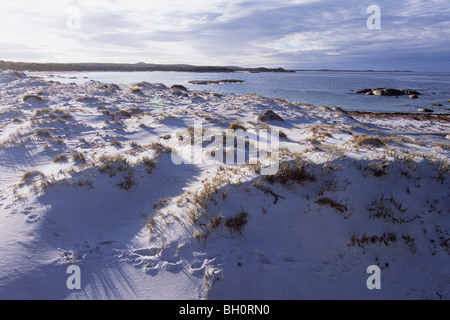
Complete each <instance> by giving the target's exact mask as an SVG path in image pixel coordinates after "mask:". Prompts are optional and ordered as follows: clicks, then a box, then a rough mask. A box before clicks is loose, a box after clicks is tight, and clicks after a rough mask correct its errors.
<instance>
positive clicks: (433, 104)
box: [430, 103, 442, 107]
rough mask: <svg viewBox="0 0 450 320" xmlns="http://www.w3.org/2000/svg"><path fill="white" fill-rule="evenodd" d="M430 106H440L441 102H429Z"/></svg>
mask: <svg viewBox="0 0 450 320" xmlns="http://www.w3.org/2000/svg"><path fill="white" fill-rule="evenodd" d="M430 106H432V107H442V104H441V103H432V104H430Z"/></svg>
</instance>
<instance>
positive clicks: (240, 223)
mask: <svg viewBox="0 0 450 320" xmlns="http://www.w3.org/2000/svg"><path fill="white" fill-rule="evenodd" d="M247 218H248V212H247V211H245V210H244V209H241V210H239V211H238V212H237V213H236V215H235V216H233V217H229V218H227V219H225V227H227V228H228V229H229V230H230V232H231V233H233V232H239V233H241V234H242V229H243V228H244V226H245V225H246V224H247V222H248V221H247Z"/></svg>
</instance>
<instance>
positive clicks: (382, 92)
mask: <svg viewBox="0 0 450 320" xmlns="http://www.w3.org/2000/svg"><path fill="white" fill-rule="evenodd" d="M372 92H373V94H374V95H375V96H402V95H404V92H403V91H401V90H397V89H391V88H377V89H373V90H372Z"/></svg>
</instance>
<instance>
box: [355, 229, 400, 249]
mask: <svg viewBox="0 0 450 320" xmlns="http://www.w3.org/2000/svg"><path fill="white" fill-rule="evenodd" d="M397 240H398V239H397V233H395V232H390V231H385V232H383V234H382V235H381V236H378V235H374V236H368V235H367V233H364V234H363V235H360V234H359V233H354V234H353V235H352V237H351V239H350V243H349V246H359V247H361V248H364V247H365V246H367V245H370V244H381V243H384V245H386V246H387V245H389V243H393V244H395V243H396V242H397Z"/></svg>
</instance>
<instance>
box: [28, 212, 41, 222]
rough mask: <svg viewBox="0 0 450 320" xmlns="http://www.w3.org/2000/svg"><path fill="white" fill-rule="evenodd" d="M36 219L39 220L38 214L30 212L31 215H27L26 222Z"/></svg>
mask: <svg viewBox="0 0 450 320" xmlns="http://www.w3.org/2000/svg"><path fill="white" fill-rule="evenodd" d="M38 220H39V215H38V214H32V215H29V216H28V217H27V222H30V223H32V222H36V221H38Z"/></svg>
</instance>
